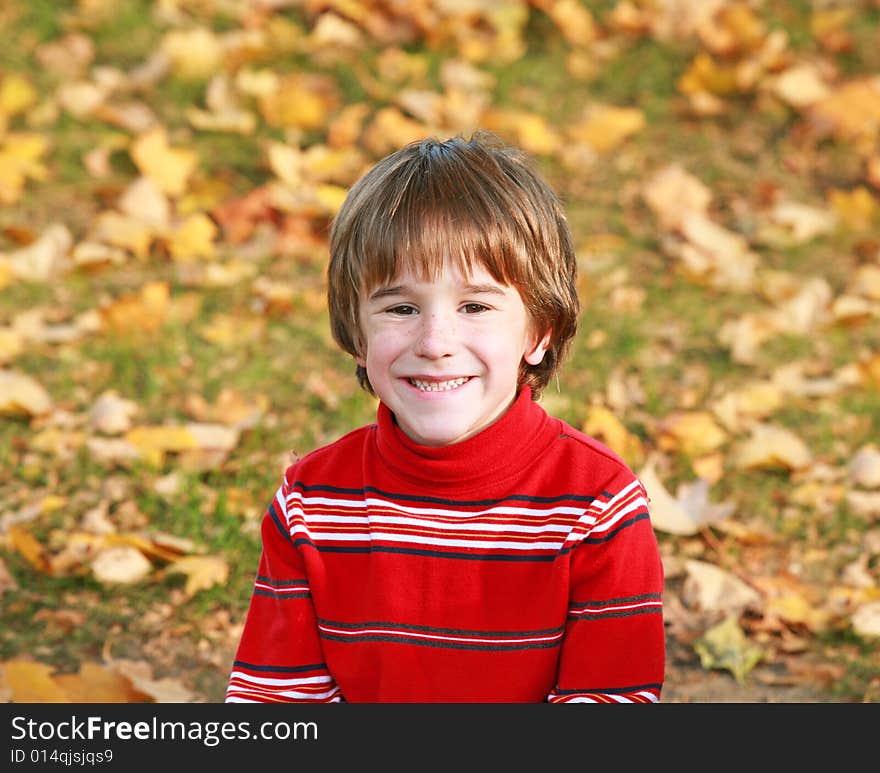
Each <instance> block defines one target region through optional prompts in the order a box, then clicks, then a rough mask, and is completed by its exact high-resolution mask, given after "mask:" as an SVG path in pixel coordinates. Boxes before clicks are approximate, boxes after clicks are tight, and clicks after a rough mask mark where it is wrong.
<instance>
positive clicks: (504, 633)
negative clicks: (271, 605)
mask: <svg viewBox="0 0 880 773" xmlns="http://www.w3.org/2000/svg"><path fill="white" fill-rule="evenodd" d="M318 622H319V623H320V624H321V625H332V626H333V627H334V628H347V629H349V630H352V631H355V630H357V629H358V628H375V627H377V626H386V627H391V628H398V629H400V630H402V631H421V632H424V633H438V634H450V635H452V636H495V637H497V636H547V635H550V634H560V633H562V632H563V630H565V626H558V627H557V628H542V629H540V630H537V631H462V630H459V629H457V628H432V627H431V626H428V625H402V624H400V623H387V622H381V621H380V622H367V623H338V622H336V621H335V620H325V619H323V618H320V617H319V618H318Z"/></svg>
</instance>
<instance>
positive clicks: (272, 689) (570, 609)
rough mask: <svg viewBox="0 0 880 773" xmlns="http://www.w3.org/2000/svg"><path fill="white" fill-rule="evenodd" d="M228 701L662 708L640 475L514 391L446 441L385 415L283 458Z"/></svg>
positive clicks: (658, 634) (657, 601)
mask: <svg viewBox="0 0 880 773" xmlns="http://www.w3.org/2000/svg"><path fill="white" fill-rule="evenodd" d="M262 538H263V551H262V555H261V558H260V565H259V569H258V574H257V578H256V583H255V586H254V592H253V597H252V600H251V605H250V609H249V611H248V614H247V619H246V622H245V627H244V632H243V634H242V638H241V642H240V644H239V647H238V651H237V654H236V659H235V663H234V666H233V669H232V674H231V677H230V680H229V687H228V691H227V696H226V700H227V702H250V701H258V702H281V701H342V700H345V701H365V702H379V701H392V702H424V703H427V702H435V701H441V702H467V701H481V702H534V701H545V700H549V701H553V702H563V701H581V702H585V701H595V702H608V703H610V702H630V701H640V702H656V701H657V700H659V697H660V690H661V687H662V682H663V672H664V630H663V615H662V597H661V594H662V589H663V569H662V565H661V562H660V557H659V553H658V550H657V542H656V539H655V536H654V533H653V530H652V528H651V522H650V517H649V513H648V503H647V497H646V495H645V491H644V489H643V488H642V485H641V483H640V482H639V481H638V480H637V479H636V477H635V476H634V475H633V473H632V472H631V471H630V469H629V468H628V467H627V466H626V465H625V464H624V462H623V461H621V460H620V459H619V458H618V457H617V456H616V455H615V454H614V453H613V452H611V451H610V450H609V449H607V448H605V447H604V446H603V445H601V444H600V443H598V442H596V441H595V440H593V439H591V438H589V437H587V436H585V435H583V434H582V433H580V432H578V431H577V430H575V429H573V428H572V427H570V426H568V425H567V424H565V423H564V422H562V421H560V420H558V419H555V418H551V417H550V416H548V415H547V413H546V412H545V411H544V410H543V408H541V407H540V406H539V405H538V404H537V403H535V402H534V401H533V400H532V399H531V392H530V391H529V389H528V388H525V389H524V390H523V391H522V392H521V393H520V395H519V397H518V398H517V400H516V402H515V403H514V405H513V406H512V407H511V408H510V409H509V410H508V412H507V413H506V414H505V415H504V416H503V417H502V418H501V419H499V420H498V421H497V422H495V423H494V424H493V425H491V426H490V427H488V428H487V429H485V430H484V431H483V432H481V433H479V434H478V435H476V436H474V437H472V438H470V439H468V440H465V441H464V442H462V443H457V444H454V445H451V446H443V447H428V446H421V445H418V444H416V443H414V442H412V441H411V440H410V439H409V438H408V437H406V435H404V433H403V432H401V430H400V429H399V428H398V427H397V425H396V423H395V421H394V417H393V415H392V414H391V412H390V411H389V410H388V408H387V407H385V406H384V405H382V404H380V405H379V410H378V418H377V422H376V424H373V425H370V426H367V427H362V428H360V429H358V430H355V431H354V432H351V433H349V434H348V435H346V436H344V437H342V438H341V439H340V440H338V441H336V442H335V443H333V444H331V445H328V446H325V447H323V448H320V449H318V450H316V451H313V452H312V453H310V454H309V455H307V456H305V457H304V458H302V459H301V460H299V461H298V462H296V463H295V464H293V465H291V466H290V467H289V468H288V470H287V471H286V474H285V476H284V480H283V482H282V484H281V487H280V488H279V490H278V493H277V494H276V496H275V499H274V501H273V502H272V504H271V506H270V507H269V509H268V512H267V513H266V515H265V517H264V519H263V525H262Z"/></svg>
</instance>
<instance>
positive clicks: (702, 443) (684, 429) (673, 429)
mask: <svg viewBox="0 0 880 773" xmlns="http://www.w3.org/2000/svg"><path fill="white" fill-rule="evenodd" d="M656 433H657V438H656V439H657V446H658V447H659V448H660V449H661V450H663V451H677V452H680V453H682V454H684V455H685V456H689V457H696V456H702V455H705V454H708V453H711V452H712V451H716V450H717V449H718V448H720V447H721V446H722V445H724V443H726V442H727V433H726V432H725V431H724V430H723V429H722V428H721V427H720V426H719V425H718V423H717V422H716V421H715V419H714V418H713V416H712V414H711V413H709V412H708V411H674V412H673V413H671V414H669V415H668V416H665V417H663V418H662V419H661V420H660V421H659V422H657V428H656Z"/></svg>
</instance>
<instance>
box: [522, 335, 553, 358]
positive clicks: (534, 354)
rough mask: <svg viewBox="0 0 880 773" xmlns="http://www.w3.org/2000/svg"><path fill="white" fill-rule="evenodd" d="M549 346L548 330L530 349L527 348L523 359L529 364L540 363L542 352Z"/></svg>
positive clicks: (542, 356)
mask: <svg viewBox="0 0 880 773" xmlns="http://www.w3.org/2000/svg"><path fill="white" fill-rule="evenodd" d="M549 348H550V331H549V330H548V331H547V332H546V333H545V334H544V337H543V338H542V339H541V340H540V341H538V342H537V343H536V344H535V345H534V346H533V347H532V348H531V349H530V350H528V351H527V352H526V353H525V355H524V356H523V359H524V360H525V361H526V362H527V363H528V364H529V365H540V364H541V360H543V359H544V354H545V353H546V351H547V350H548V349H549Z"/></svg>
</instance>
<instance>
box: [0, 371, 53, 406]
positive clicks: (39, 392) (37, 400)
mask: <svg viewBox="0 0 880 773" xmlns="http://www.w3.org/2000/svg"><path fill="white" fill-rule="evenodd" d="M51 410H52V398H51V397H50V396H49V393H48V392H47V391H46V390H45V389H44V388H43V386H42V385H40V384H39V383H38V382H37V381H35V380H34V379H33V378H31V377H30V376H28V375H25V374H24V373H19V372H17V371H13V370H0V416H4V415H5V416H20V415H24V416H43V415H45V414H47V413H49V411H51Z"/></svg>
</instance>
